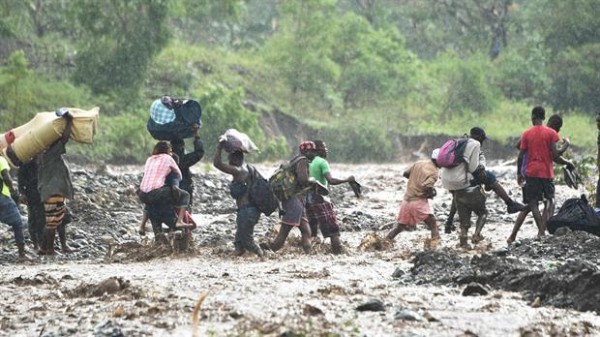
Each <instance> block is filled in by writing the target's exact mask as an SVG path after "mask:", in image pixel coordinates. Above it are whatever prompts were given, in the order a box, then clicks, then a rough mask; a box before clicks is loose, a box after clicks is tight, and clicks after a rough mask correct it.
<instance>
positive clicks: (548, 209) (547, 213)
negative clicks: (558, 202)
mask: <svg viewBox="0 0 600 337" xmlns="http://www.w3.org/2000/svg"><path fill="white" fill-rule="evenodd" d="M552 215H554V199H547V200H545V201H544V211H543V212H542V221H543V223H544V229H545V228H547V227H548V219H550V217H551V216H552Z"/></svg>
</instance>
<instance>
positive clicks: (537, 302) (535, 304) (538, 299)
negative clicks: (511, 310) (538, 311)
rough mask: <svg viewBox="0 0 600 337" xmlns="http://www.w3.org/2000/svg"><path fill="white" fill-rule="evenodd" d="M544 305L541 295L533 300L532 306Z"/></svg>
mask: <svg viewBox="0 0 600 337" xmlns="http://www.w3.org/2000/svg"><path fill="white" fill-rule="evenodd" d="M541 305H542V300H541V299H540V297H539V296H538V297H536V298H535V299H534V300H533V302H531V304H530V306H531V307H532V308H539V307H540V306H541Z"/></svg>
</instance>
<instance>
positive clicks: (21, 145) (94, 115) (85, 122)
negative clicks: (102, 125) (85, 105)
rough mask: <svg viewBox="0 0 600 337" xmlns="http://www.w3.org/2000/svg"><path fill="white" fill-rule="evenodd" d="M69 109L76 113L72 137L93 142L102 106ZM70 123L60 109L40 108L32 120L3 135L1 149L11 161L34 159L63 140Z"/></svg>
mask: <svg viewBox="0 0 600 337" xmlns="http://www.w3.org/2000/svg"><path fill="white" fill-rule="evenodd" d="M65 109H66V110H67V111H68V112H69V114H70V115H71V116H73V124H72V126H71V135H70V139H72V140H74V141H76V142H79V143H85V144H91V143H92V142H93V140H94V136H95V135H96V130H97V128H98V113H99V110H100V109H99V108H98V107H95V108H93V109H91V110H82V109H78V108H65ZM66 126H67V120H66V119H65V118H64V117H60V116H58V115H57V113H55V112H40V113H38V114H36V115H35V117H33V118H32V119H31V120H30V121H29V122H27V123H25V124H23V125H21V126H19V127H17V128H14V129H12V130H9V131H8V132H6V133H4V134H2V135H0V150H2V152H3V154H4V156H5V157H6V158H7V159H8V160H9V162H10V163H11V165H13V166H19V165H20V163H26V162H28V161H30V160H31V159H33V158H34V157H35V156H37V155H38V154H40V153H42V152H44V151H45V150H46V149H47V148H48V147H49V146H50V145H52V144H53V143H54V142H56V141H57V140H59V139H60V138H61V137H62V135H63V132H64V131H65V128H66ZM7 152H10V153H7Z"/></svg>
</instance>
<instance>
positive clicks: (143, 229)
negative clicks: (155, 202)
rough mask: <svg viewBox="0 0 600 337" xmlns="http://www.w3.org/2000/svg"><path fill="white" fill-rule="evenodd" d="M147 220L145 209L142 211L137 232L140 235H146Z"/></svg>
mask: <svg viewBox="0 0 600 337" xmlns="http://www.w3.org/2000/svg"><path fill="white" fill-rule="evenodd" d="M147 222H148V212H146V210H144V211H143V214H142V223H141V224H140V229H139V230H138V233H139V234H140V235H142V236H144V235H146V223H147Z"/></svg>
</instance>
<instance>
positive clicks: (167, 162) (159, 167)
mask: <svg viewBox="0 0 600 337" xmlns="http://www.w3.org/2000/svg"><path fill="white" fill-rule="evenodd" d="M171 172H175V173H177V175H178V176H179V178H181V171H180V170H179V167H177V163H176V162H175V160H174V159H173V157H171V156H170V155H168V154H166V153H161V154H156V155H152V156H150V158H148V160H146V166H145V167H144V177H143V178H142V183H141V184H140V191H142V192H144V193H148V192H150V191H153V190H155V189H157V188H161V187H163V186H165V179H166V178H167V175H169V173H171Z"/></svg>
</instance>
